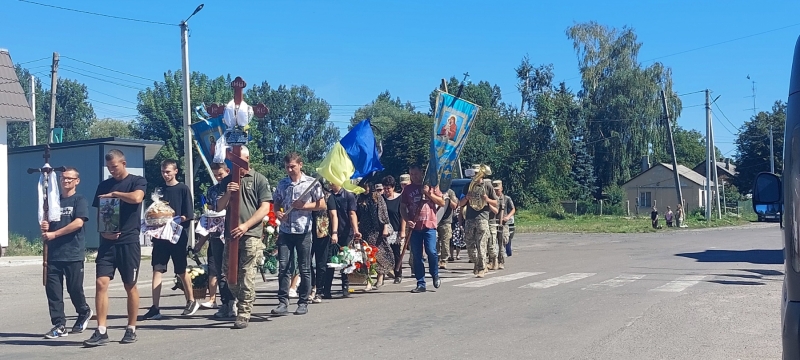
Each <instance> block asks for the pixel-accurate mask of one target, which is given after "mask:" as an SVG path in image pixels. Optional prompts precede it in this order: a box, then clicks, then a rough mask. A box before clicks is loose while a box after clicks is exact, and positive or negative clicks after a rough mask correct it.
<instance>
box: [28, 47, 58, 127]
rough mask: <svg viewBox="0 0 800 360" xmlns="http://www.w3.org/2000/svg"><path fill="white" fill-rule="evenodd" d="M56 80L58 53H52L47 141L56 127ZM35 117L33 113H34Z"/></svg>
mask: <svg viewBox="0 0 800 360" xmlns="http://www.w3.org/2000/svg"><path fill="white" fill-rule="evenodd" d="M57 80H58V53H57V52H54V53H53V66H52V68H51V70H50V131H48V139H49V140H48V143H52V142H53V136H54V135H55V134H53V129H55V128H56V90H57V89H56V86H57V84H58V83H57ZM34 117H35V115H34Z"/></svg>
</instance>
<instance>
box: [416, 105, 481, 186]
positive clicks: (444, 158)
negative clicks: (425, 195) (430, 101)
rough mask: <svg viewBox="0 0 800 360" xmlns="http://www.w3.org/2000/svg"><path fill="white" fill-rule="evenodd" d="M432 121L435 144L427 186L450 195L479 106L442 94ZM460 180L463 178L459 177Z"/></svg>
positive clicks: (426, 176) (432, 148) (432, 144)
mask: <svg viewBox="0 0 800 360" xmlns="http://www.w3.org/2000/svg"><path fill="white" fill-rule="evenodd" d="M435 110H436V111H435V113H434V117H433V141H432V142H431V148H430V163H429V164H428V169H427V171H426V173H425V183H427V184H430V185H431V186H439V189H441V190H442V192H445V191H447V189H448V188H449V187H450V183H451V182H452V180H453V176H454V174H455V173H456V171H457V168H458V167H457V163H458V155H459V154H460V153H461V150H462V149H463V148H464V144H465V143H466V142H467V135H468V134H469V131H470V129H471V128H472V123H473V121H475V118H476V117H477V116H478V110H480V106H478V105H475V104H473V103H471V102H469V101H466V100H464V99H460V98H457V97H455V96H453V95H450V94H448V93H445V92H442V91H439V92H438V95H437V96H436V109H435ZM456 176H460V174H456Z"/></svg>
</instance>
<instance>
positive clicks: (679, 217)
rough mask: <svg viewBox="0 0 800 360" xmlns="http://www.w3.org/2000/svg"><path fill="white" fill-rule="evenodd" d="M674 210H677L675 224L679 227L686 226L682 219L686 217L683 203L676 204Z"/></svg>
mask: <svg viewBox="0 0 800 360" xmlns="http://www.w3.org/2000/svg"><path fill="white" fill-rule="evenodd" d="M675 211H677V212H678V213H677V214H676V216H675V218H676V221H677V222H676V224H675V225H676V226H678V227H679V228H684V227H686V224H685V223H684V220H685V219H686V211H685V210H683V205H681V204H678V207H677V208H676V209H675Z"/></svg>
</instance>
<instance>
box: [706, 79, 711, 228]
mask: <svg viewBox="0 0 800 360" xmlns="http://www.w3.org/2000/svg"><path fill="white" fill-rule="evenodd" d="M711 146H712V145H711V95H710V94H709V91H708V89H706V213H705V216H706V221H710V220H711V159H712V158H713V156H711V151H712V148H711Z"/></svg>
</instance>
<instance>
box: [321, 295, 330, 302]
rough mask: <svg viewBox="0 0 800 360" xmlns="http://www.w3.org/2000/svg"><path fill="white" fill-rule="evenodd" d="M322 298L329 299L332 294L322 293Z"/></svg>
mask: <svg viewBox="0 0 800 360" xmlns="http://www.w3.org/2000/svg"><path fill="white" fill-rule="evenodd" d="M322 298H323V299H325V300H330V299H333V295H331V294H325V295H322ZM320 302H321V300H320Z"/></svg>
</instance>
